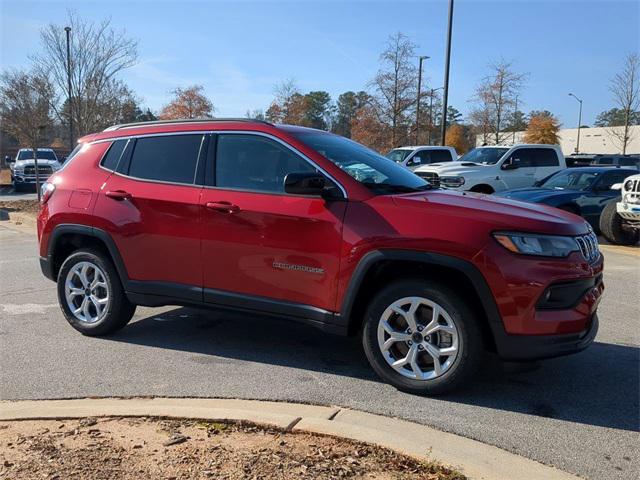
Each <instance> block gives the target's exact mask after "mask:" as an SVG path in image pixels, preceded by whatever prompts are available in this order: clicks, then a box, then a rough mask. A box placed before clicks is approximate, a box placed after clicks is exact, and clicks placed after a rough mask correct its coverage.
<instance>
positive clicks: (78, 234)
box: [47, 224, 129, 285]
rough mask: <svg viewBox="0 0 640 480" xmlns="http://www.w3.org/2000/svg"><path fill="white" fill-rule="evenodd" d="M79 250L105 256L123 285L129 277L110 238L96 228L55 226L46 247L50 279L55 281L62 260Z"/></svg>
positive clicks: (69, 225) (68, 225) (66, 225)
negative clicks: (96, 251) (111, 263)
mask: <svg viewBox="0 0 640 480" xmlns="http://www.w3.org/2000/svg"><path fill="white" fill-rule="evenodd" d="M81 248H94V249H97V250H100V251H102V252H103V253H104V254H105V255H107V256H108V257H109V258H110V259H111V261H112V262H113V264H114V265H115V267H116V270H117V272H118V275H119V276H120V280H121V281H122V284H123V285H126V282H127V281H128V279H129V277H128V275H127V270H126V268H125V266H124V262H123V261H122V257H121V256H120V252H119V251H118V248H117V247H116V244H115V242H114V241H113V239H112V238H111V236H110V235H109V234H108V233H107V232H105V231H104V230H101V229H99V228H96V227H91V226H88V225H76V224H60V225H57V226H56V227H55V228H54V229H53V232H52V233H51V236H50V238H49V244H48V245H47V260H48V263H49V268H50V269H51V277H50V278H51V279H52V280H54V281H55V280H56V279H57V276H58V272H59V271H60V267H61V266H62V263H63V262H64V260H65V259H66V258H67V257H68V256H69V255H71V254H72V253H73V252H74V251H76V250H79V249H81Z"/></svg>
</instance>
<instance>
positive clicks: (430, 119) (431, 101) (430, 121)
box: [429, 87, 444, 145]
mask: <svg viewBox="0 0 640 480" xmlns="http://www.w3.org/2000/svg"><path fill="white" fill-rule="evenodd" d="M443 88H444V87H438V88H432V89H431V90H430V95H429V97H430V99H429V145H431V131H432V130H433V96H434V94H435V93H436V92H437V91H438V90H442V89H443Z"/></svg>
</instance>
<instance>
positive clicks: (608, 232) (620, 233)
mask: <svg viewBox="0 0 640 480" xmlns="http://www.w3.org/2000/svg"><path fill="white" fill-rule="evenodd" d="M600 231H601V232H602V235H603V236H604V238H606V239H607V240H608V241H609V242H611V243H614V244H616V245H635V244H636V243H638V241H639V240H640V231H638V230H633V229H631V228H627V227H625V225H624V222H623V220H622V217H621V216H620V215H618V212H617V211H616V202H615V201H614V202H609V203H608V204H607V205H606V206H605V207H604V209H603V210H602V214H601V215H600Z"/></svg>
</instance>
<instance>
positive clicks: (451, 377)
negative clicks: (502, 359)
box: [362, 279, 484, 395]
mask: <svg viewBox="0 0 640 480" xmlns="http://www.w3.org/2000/svg"><path fill="white" fill-rule="evenodd" d="M413 296H415V297H423V298H425V299H428V300H430V301H432V302H435V303H436V304H438V305H440V306H441V307H442V308H444V310H446V312H447V313H448V314H449V316H450V318H451V319H452V320H453V322H454V324H455V327H456V329H457V332H458V353H457V356H456V357H455V360H454V361H453V362H452V364H451V366H450V367H449V369H448V370H446V371H445V372H444V373H443V374H442V375H440V376H437V377H435V378H433V379H430V380H415V379H411V378H407V377H405V376H403V375H402V374H400V373H399V372H397V371H396V370H395V369H393V368H392V367H391V366H390V365H389V363H387V360H386V359H385V358H384V356H383V353H382V351H381V349H380V347H379V343H378V325H379V322H380V319H381V317H382V315H383V313H384V312H385V310H386V309H387V308H388V307H389V306H390V305H391V304H393V303H394V302H395V301H397V300H400V299H402V298H404V297H413ZM467 304H468V302H467V301H466V300H465V299H464V298H462V297H461V296H460V295H458V294H457V293H456V292H455V291H453V290H452V289H450V288H448V287H445V286H442V285H439V284H437V283H435V282H432V281H426V280H419V279H415V280H403V281H399V282H395V283H393V284H391V285H390V286H388V287H386V288H384V289H382V290H380V291H379V292H378V293H377V294H376V295H375V297H374V299H373V302H372V303H371V305H370V306H369V308H368V310H367V313H366V316H365V319H364V328H363V331H362V344H363V347H364V351H365V354H366V355H367V359H368V360H369V363H370V364H371V367H372V368H373V370H374V371H375V372H376V373H377V374H378V375H379V376H380V378H382V379H383V380H384V381H385V382H388V383H390V384H391V385H393V386H394V387H396V388H397V389H398V390H401V391H404V392H408V393H413V394H419V395H438V394H442V393H446V392H449V391H451V390H453V389H454V388H456V387H457V386H459V385H460V384H462V383H464V382H465V380H467V379H469V378H470V377H471V376H472V375H473V373H474V372H475V371H476V369H477V368H478V367H479V366H480V363H481V362H482V360H483V356H484V345H483V335H482V331H481V329H480V325H479V318H478V316H477V315H476V314H475V313H474V312H473V310H472V309H471V308H469V306H468V305H467Z"/></svg>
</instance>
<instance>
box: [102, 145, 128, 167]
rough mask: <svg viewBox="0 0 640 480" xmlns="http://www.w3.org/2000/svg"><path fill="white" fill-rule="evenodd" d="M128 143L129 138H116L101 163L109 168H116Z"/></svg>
mask: <svg viewBox="0 0 640 480" xmlns="http://www.w3.org/2000/svg"><path fill="white" fill-rule="evenodd" d="M126 144H127V140H116V141H115V142H113V143H112V144H111V146H110V147H109V150H108V151H107V154H106V155H105V156H104V157H103V158H102V162H100V165H102V166H103V167H104V168H106V169H108V170H115V169H116V167H117V166H118V161H119V160H120V157H121V156H122V152H123V151H124V147H125V145H126Z"/></svg>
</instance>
